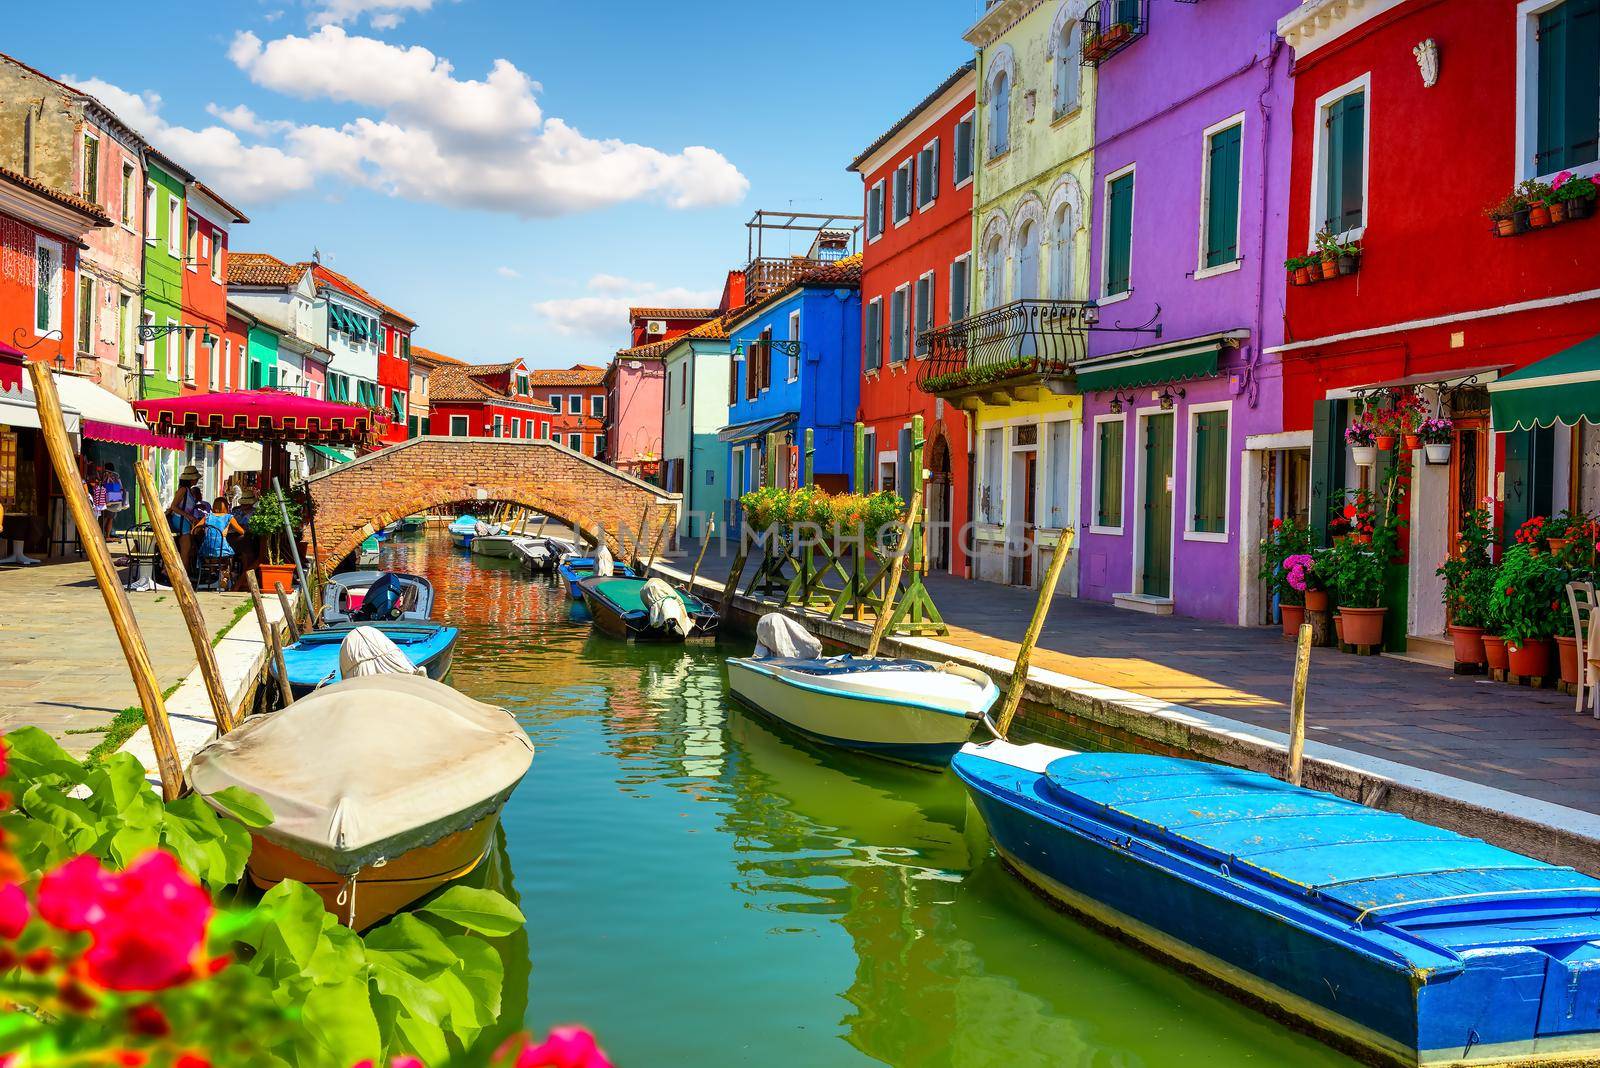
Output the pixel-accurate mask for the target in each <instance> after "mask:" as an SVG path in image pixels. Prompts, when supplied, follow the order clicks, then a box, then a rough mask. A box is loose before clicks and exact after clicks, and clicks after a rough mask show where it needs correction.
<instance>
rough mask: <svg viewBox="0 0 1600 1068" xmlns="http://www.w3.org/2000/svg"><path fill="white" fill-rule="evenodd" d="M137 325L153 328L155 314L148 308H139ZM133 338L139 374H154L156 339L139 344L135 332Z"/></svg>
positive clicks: (136, 332) (137, 334)
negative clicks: (137, 354)
mask: <svg viewBox="0 0 1600 1068" xmlns="http://www.w3.org/2000/svg"><path fill="white" fill-rule="evenodd" d="M139 325H140V326H155V325H156V313H155V312H153V311H151V310H150V309H149V308H141V309H140V311H139ZM133 336H134V339H135V342H136V344H135V348H136V349H137V351H138V353H139V372H140V374H145V375H148V374H154V373H155V369H156V339H155V338H151V339H150V340H149V341H144V342H139V341H138V340H137V339H138V337H139V333H138V331H137V330H135V331H134V335H133Z"/></svg>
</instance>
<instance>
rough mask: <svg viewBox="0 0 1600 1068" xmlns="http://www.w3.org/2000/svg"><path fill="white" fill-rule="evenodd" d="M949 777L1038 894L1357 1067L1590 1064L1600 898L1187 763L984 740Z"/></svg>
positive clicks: (1297, 791) (1463, 848) (1397, 820)
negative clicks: (1295, 1027) (1285, 1023)
mask: <svg viewBox="0 0 1600 1068" xmlns="http://www.w3.org/2000/svg"><path fill="white" fill-rule="evenodd" d="M952 766H953V767H954V770H955V773H956V775H957V776H958V777H959V778H960V779H961V781H962V782H963V784H965V786H966V787H967V789H968V791H969V792H970V793H971V794H972V797H973V800H974V801H975V802H976V803H977V806H978V809H979V811H980V812H981V813H982V815H983V818H984V820H985V822H986V823H987V824H988V826H989V831H990V834H991V836H992V838H993V840H994V844H995V848H996V849H997V850H998V851H999V853H1000V855H1001V857H1002V858H1003V859H1004V860H1005V861H1006V863H1007V864H1009V865H1010V866H1011V867H1012V868H1013V869H1014V870H1015V871H1016V872H1017V873H1018V874H1020V875H1021V876H1022V877H1023V878H1024V879H1025V880H1027V881H1028V882H1030V883H1032V884H1033V885H1034V886H1035V887H1036V888H1037V889H1038V890H1040V891H1041V892H1042V893H1044V894H1046V895H1047V896H1049V897H1051V898H1053V899H1055V900H1056V901H1058V902H1060V903H1061V904H1063V905H1065V906H1066V907H1067V908H1068V909H1070V910H1072V911H1074V912H1077V913H1079V914H1081V915H1083V916H1085V917H1087V918H1089V919H1090V920H1091V921H1094V922H1095V923H1097V924H1099V925H1102V926H1104V927H1107V928H1110V929H1112V930H1113V931H1115V932H1118V933H1120V934H1121V935H1123V936H1125V937H1128V938H1130V939H1132V940H1134V941H1136V942H1138V943H1141V944H1143V945H1144V946H1145V947H1147V948H1149V949H1151V950H1153V951H1154V952H1155V953H1156V954H1157V955H1159V956H1162V957H1165V958H1168V959H1170V960H1174V961H1176V962H1178V963H1179V964H1181V965H1182V966H1184V967H1186V968H1188V969H1191V970H1195V971H1199V972H1203V973H1206V974H1207V975H1209V976H1210V977H1211V978H1213V979H1215V980H1217V981H1219V982H1220V983H1221V984H1222V985H1223V986H1225V987H1227V988H1229V989H1230V990H1231V991H1232V992H1234V993H1236V994H1239V995H1241V996H1242V997H1243V999H1244V1000H1245V1001H1247V1002H1249V1003H1251V1004H1253V1005H1255V1006H1256V1007H1258V1008H1265V1009H1266V1010H1267V1011H1269V1012H1271V1013H1272V1014H1274V1015H1278V1016H1283V1017H1286V1018H1288V1019H1290V1020H1293V1021H1296V1022H1298V1023H1299V1024H1300V1025H1302V1026H1304V1027H1307V1028H1309V1029H1310V1030H1312V1031H1313V1032H1315V1033H1317V1034H1318V1035H1319V1036H1320V1037H1322V1038H1324V1039H1326V1040H1328V1041H1330V1042H1331V1043H1332V1044H1334V1045H1337V1046H1339V1047H1341V1048H1344V1049H1346V1050H1349V1051H1351V1052H1353V1053H1355V1054H1357V1055H1358V1056H1361V1057H1363V1058H1364V1059H1369V1060H1371V1059H1379V1060H1383V1061H1387V1062H1393V1063H1399V1064H1405V1065H1469V1064H1470V1065H1474V1066H1476V1065H1499V1064H1507V1065H1508V1064H1518V1065H1522V1064H1533V1063H1539V1064H1546V1063H1548V1064H1556V1063H1562V1064H1567V1063H1595V1062H1594V1060H1593V1058H1597V1057H1600V881H1597V880H1595V879H1591V878H1589V877H1588V876H1585V875H1581V874H1579V873H1577V872H1575V871H1573V870H1572V869H1571V868H1564V867H1557V866H1555V865H1551V864H1546V863H1544V862H1543V861H1538V860H1534V859H1532V858H1530V857H1525V856H1521V855H1520V854H1517V853H1512V852H1509V851H1507V850H1504V849H1500V848H1498V847H1496V846H1492V845H1489V844H1488V843H1487V842H1482V841H1479V840H1478V839H1475V838H1467V837H1465V836H1463V835H1459V834H1456V833H1454V832H1451V831H1445V830H1440V829H1439V828H1436V827H1430V826H1428V825H1427V824H1423V823H1418V822H1417V821H1415V820H1412V819H1408V818H1407V817H1405V816H1401V815H1399V814H1396V813H1392V812H1380V811H1377V810H1375V809H1370V808H1366V807H1364V806H1362V805H1359V804H1356V803H1355V802H1353V801H1346V800H1343V799H1341V798H1338V797H1334V796H1333V795H1331V794H1325V793H1318V792H1315V791H1312V790H1305V789H1301V788H1300V787H1296V786H1290V785H1288V784H1287V783H1283V782H1280V781H1278V780H1276V779H1273V778H1271V777H1270V776H1267V775H1262V774H1259V773H1256V772H1249V771H1241V770H1238V769H1234V768H1225V767H1220V766H1218V765H1214V764H1205V763H1201V762H1198V761H1192V760H1180V759H1176V758H1172V757H1159V756H1144V755H1137V754H1124V753H1074V752H1072V751H1070V750H1065V749H1057V748H1054V747H1052V746H1046V745H1021V746H1019V745H1011V744H1009V743H1006V742H998V741H996V742H987V743H984V744H982V745H968V746H966V747H965V748H963V749H962V751H961V752H960V753H958V754H956V757H955V759H954V761H953V764H952Z"/></svg>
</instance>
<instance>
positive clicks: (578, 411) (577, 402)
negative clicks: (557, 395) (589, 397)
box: [567, 393, 583, 419]
mask: <svg viewBox="0 0 1600 1068" xmlns="http://www.w3.org/2000/svg"><path fill="white" fill-rule="evenodd" d="M567 408H568V410H570V411H571V412H572V414H573V415H575V416H577V417H578V418H580V419H582V418H583V394H582V393H568V394H567Z"/></svg>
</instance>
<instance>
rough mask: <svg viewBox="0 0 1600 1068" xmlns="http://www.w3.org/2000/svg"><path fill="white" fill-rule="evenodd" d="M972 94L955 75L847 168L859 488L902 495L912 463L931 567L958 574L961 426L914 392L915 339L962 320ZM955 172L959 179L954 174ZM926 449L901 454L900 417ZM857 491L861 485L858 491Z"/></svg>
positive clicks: (906, 438)
mask: <svg viewBox="0 0 1600 1068" xmlns="http://www.w3.org/2000/svg"><path fill="white" fill-rule="evenodd" d="M975 85H976V74H975V73H974V65H973V63H971V62H968V63H966V64H964V65H962V66H961V67H960V68H959V69H957V70H956V71H955V72H954V73H952V74H951V75H950V76H949V77H948V78H946V79H945V80H944V81H943V82H942V83H940V85H939V86H938V87H937V88H935V89H934V90H933V92H931V93H930V94H928V96H927V97H926V98H925V99H924V100H923V101H922V102H921V103H920V104H918V105H917V106H916V107H914V108H912V109H911V111H910V113H909V114H907V115H906V116H905V117H904V118H902V119H901V120H900V121H899V122H897V123H895V124H894V125H893V126H891V127H890V128H889V129H888V130H887V131H885V132H884V133H883V135H882V136H880V137H879V138H878V139H877V140H876V141H874V142H873V143H872V144H871V145H869V146H868V147H867V148H866V150H865V151H863V152H862V153H861V155H859V156H857V157H856V159H855V161H854V162H853V163H851V164H850V168H849V169H850V170H852V171H855V172H856V173H857V174H860V175H861V180H862V184H863V187H864V188H863V195H864V197H865V206H866V210H865V215H866V219H867V233H866V244H865V245H864V246H863V248H862V263H861V312H862V316H863V322H862V330H861V344H862V353H861V407H860V411H859V414H858V416H857V418H858V419H860V421H861V422H863V423H865V424H866V425H867V466H866V474H867V479H866V480H867V486H866V487H864V488H865V489H867V490H873V489H892V490H897V491H899V492H901V493H904V492H905V487H907V486H908V485H909V484H910V479H911V465H912V464H913V463H919V464H921V465H922V466H923V467H924V468H925V469H926V470H927V471H928V472H929V492H928V497H927V500H926V502H925V506H926V509H927V516H928V557H929V561H928V562H929V565H930V566H931V567H935V568H939V569H941V570H948V571H950V572H952V573H953V574H958V575H965V574H966V571H967V561H966V558H965V556H964V554H963V553H962V551H961V547H960V545H959V541H960V539H959V538H958V537H956V536H955V533H956V532H957V531H958V530H959V528H960V526H961V523H962V518H963V517H964V516H966V515H967V499H968V494H969V490H970V487H969V485H968V477H967V459H968V454H969V450H968V447H967V421H966V417H965V415H964V414H963V413H962V412H961V411H960V410H959V409H957V408H953V407H949V406H947V405H945V403H944V402H943V401H942V400H939V399H936V398H934V397H933V396H931V395H929V394H927V393H924V392H922V391H921V390H919V389H918V388H917V385H916V371H915V362H916V361H917V360H918V359H920V358H921V357H922V356H923V350H922V347H921V345H920V344H919V343H918V340H917V339H918V338H919V337H920V336H921V335H922V334H923V333H925V332H926V331H928V330H932V329H933V328H935V327H938V326H941V325H943V324H945V323H948V322H950V321H951V320H953V319H960V318H963V317H965V315H966V314H967V304H968V296H969V295H970V290H971V285H970V280H971V277H972V268H971V263H972V258H971V252H972V172H971V169H970V167H967V166H966V165H964V164H963V165H962V166H957V153H958V151H964V149H958V147H957V129H956V128H957V126H958V125H960V124H962V123H963V120H966V123H967V124H968V125H966V126H964V130H965V131H966V132H965V133H964V134H963V135H962V137H963V138H964V140H963V142H962V143H963V145H967V144H968V142H969V141H970V136H971V133H970V131H971V126H970V122H971V117H972V114H973V107H974V104H973V101H974V93H975ZM962 172H965V173H962ZM915 415H921V416H922V417H923V433H924V435H925V439H926V444H925V445H924V447H923V452H922V455H921V456H916V457H914V456H912V455H911V418H912V416H915ZM858 488H863V487H858Z"/></svg>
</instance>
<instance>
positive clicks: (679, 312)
mask: <svg viewBox="0 0 1600 1068" xmlns="http://www.w3.org/2000/svg"><path fill="white" fill-rule="evenodd" d="M715 314H717V309H715V308H629V309H628V318H629V319H709V318H711V317H712V316H713V315H715Z"/></svg>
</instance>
